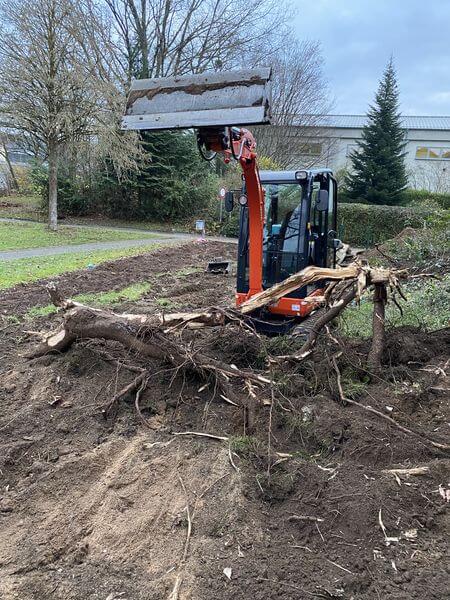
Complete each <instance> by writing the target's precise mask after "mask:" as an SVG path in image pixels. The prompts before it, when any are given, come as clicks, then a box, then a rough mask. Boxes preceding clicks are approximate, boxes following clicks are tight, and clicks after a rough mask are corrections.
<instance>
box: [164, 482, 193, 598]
mask: <svg viewBox="0 0 450 600" xmlns="http://www.w3.org/2000/svg"><path fill="white" fill-rule="evenodd" d="M178 481H179V482H180V484H181V487H182V488H183V492H184V495H185V496H186V507H185V511H186V515H187V521H188V526H187V533H186V540H185V542H184V550H183V556H182V557H181V560H180V563H179V565H178V569H181V567H183V565H184V564H185V562H186V558H187V555H188V552H189V542H190V540H191V534H192V519H191V511H190V508H189V497H188V493H187V490H186V486H185V485H184V481H183V479H182V477H181V475H179V474H178ZM182 581H183V579H182V577H181V575H177V577H176V579H175V583H174V586H173V588H172V591H171V593H170V596H169V599H168V600H178V594H179V591H180V587H181V584H182Z"/></svg>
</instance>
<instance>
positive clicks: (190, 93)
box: [122, 68, 271, 130]
mask: <svg viewBox="0 0 450 600" xmlns="http://www.w3.org/2000/svg"><path fill="white" fill-rule="evenodd" d="M270 75H271V72H270V69H269V68H260V69H247V70H242V71H230V72H217V73H215V72H211V73H202V74H201V75H183V76H179V77H164V78H158V79H137V80H135V81H133V82H132V84H131V90H130V93H129V96H128V100H127V107H126V111H125V116H124V117H123V121H122V129H128V130H134V129H140V130H152V129H190V128H201V127H221V126H227V125H230V126H231V125H261V124H265V123H269V122H270V113H269V109H270Z"/></svg>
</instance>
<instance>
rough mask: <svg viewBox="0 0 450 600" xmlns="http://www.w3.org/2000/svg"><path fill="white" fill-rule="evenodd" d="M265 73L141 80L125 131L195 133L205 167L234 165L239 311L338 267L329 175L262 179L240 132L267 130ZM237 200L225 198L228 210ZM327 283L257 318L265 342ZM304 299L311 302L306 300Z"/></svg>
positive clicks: (300, 315)
mask: <svg viewBox="0 0 450 600" xmlns="http://www.w3.org/2000/svg"><path fill="white" fill-rule="evenodd" d="M270 79H271V71H270V69H268V68H260V69H249V70H241V71H233V72H211V73H203V74H200V75H186V76H179V77H165V78H157V79H140V80H136V81H134V82H132V85H131V90H130V93H129V96H128V100H127V106H126V112H125V116H124V117H123V122H122V128H123V129H124V130H139V131H155V130H167V129H194V130H195V131H196V134H197V141H198V146H199V150H200V153H201V155H202V157H203V158H204V159H205V160H213V159H214V157H215V156H216V155H217V154H221V155H222V156H223V158H224V162H225V163H229V162H230V161H231V160H232V159H234V160H236V161H238V162H239V163H240V165H241V167H242V171H243V186H242V190H241V192H240V193H239V194H238V198H237V204H238V205H239V210H240V219H239V242H238V261H237V288H236V304H237V305H238V306H239V305H240V304H242V303H243V302H245V301H246V300H248V299H249V298H251V297H253V296H255V295H256V294H258V293H259V292H261V291H263V290H265V289H267V288H269V287H271V286H273V285H274V284H277V283H279V282H281V281H283V280H284V279H286V278H287V277H289V276H290V275H292V274H294V273H296V272H298V271H300V270H301V269H303V268H305V267H307V266H309V265H315V266H318V267H335V264H336V250H337V248H338V247H339V245H340V241H339V240H338V239H337V238H336V209H337V182H336V179H335V178H334V177H333V173H332V171H331V170H330V169H299V170H292V171H259V169H258V164H257V154H256V140H255V138H254V136H253V134H252V133H251V132H250V131H249V130H248V129H246V128H245V127H244V126H248V125H265V124H269V123H270V88H271V81H270ZM235 203H236V197H235V195H233V192H228V193H227V196H226V198H225V209H226V210H227V211H231V210H233V207H234V204H235ZM323 285H324V282H318V283H316V284H314V286H308V288H306V287H305V288H301V289H298V290H296V291H295V292H292V293H290V294H288V295H286V296H285V297H283V298H281V299H280V300H278V302H276V303H275V304H274V305H271V306H269V307H268V308H266V309H262V310H263V312H261V313H260V314H258V315H256V316H255V319H254V320H255V325H256V326H257V328H258V329H259V330H261V331H263V332H265V333H268V334H276V333H287V332H288V331H289V330H290V329H291V328H292V327H293V326H296V325H297V326H298V324H299V321H301V320H302V319H304V318H305V317H307V316H308V315H309V314H310V313H311V312H312V311H313V310H314V309H315V308H317V306H316V305H315V304H314V302H311V300H310V299H311V296H314V295H320V294H321V292H322V289H323ZM306 296H308V301H307V302H306V301H305V297H306Z"/></svg>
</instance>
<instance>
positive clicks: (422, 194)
mask: <svg viewBox="0 0 450 600" xmlns="http://www.w3.org/2000/svg"><path fill="white" fill-rule="evenodd" d="M339 201H340V202H341V203H342V204H367V202H365V201H364V199H363V198H360V199H358V200H354V199H352V198H349V197H348V196H347V195H346V193H345V189H341V190H340V191H339ZM401 205H402V206H409V207H416V206H419V207H420V206H421V207H428V208H430V207H433V208H442V209H444V210H450V193H447V194H445V193H442V194H441V193H438V192H428V191H427V190H414V189H407V190H405V191H404V192H403V194H402V198H401ZM371 206H372V205H371Z"/></svg>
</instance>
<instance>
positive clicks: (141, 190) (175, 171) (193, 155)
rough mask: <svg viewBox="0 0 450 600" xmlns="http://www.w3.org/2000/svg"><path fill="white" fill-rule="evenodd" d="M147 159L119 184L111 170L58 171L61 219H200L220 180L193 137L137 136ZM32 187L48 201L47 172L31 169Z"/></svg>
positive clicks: (40, 167)
mask: <svg viewBox="0 0 450 600" xmlns="http://www.w3.org/2000/svg"><path fill="white" fill-rule="evenodd" d="M142 145H143V147H144V150H145V151H146V153H147V158H148V160H145V161H143V162H142V164H141V167H140V170H138V171H133V172H128V173H126V174H125V175H124V176H123V177H122V178H121V179H119V178H118V177H117V174H116V172H115V170H114V168H113V166H112V163H111V162H109V161H106V163H105V164H102V165H97V168H96V170H95V171H94V172H91V173H90V175H89V177H86V176H83V174H79V173H78V174H77V173H74V172H73V170H72V169H71V168H70V165H69V166H68V167H66V166H65V164H63V161H61V164H60V165H59V170H58V206H59V210H60V212H61V213H62V214H64V213H65V214H70V215H86V214H92V213H97V214H104V215H106V216H110V217H114V218H123V219H140V220H143V219H146V220H154V221H158V220H160V221H165V220H171V221H178V220H183V219H186V218H188V217H189V218H191V219H194V218H195V216H197V215H200V214H201V213H202V211H203V210H204V209H205V207H206V206H207V204H208V201H209V200H210V199H211V198H212V197H214V198H216V197H217V190H218V188H219V179H218V177H217V176H216V174H215V173H214V170H213V168H212V166H211V164H210V163H207V162H205V161H203V160H202V158H201V157H200V155H199V153H198V149H197V144H196V140H195V136H194V135H193V134H192V133H179V132H158V133H149V132H145V133H143V134H142ZM31 177H32V181H33V185H34V187H35V189H36V190H37V191H38V193H39V194H40V195H41V197H42V203H43V206H44V207H46V206H47V202H48V170H47V167H46V166H44V165H38V164H36V165H34V166H33V169H32V171H31Z"/></svg>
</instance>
